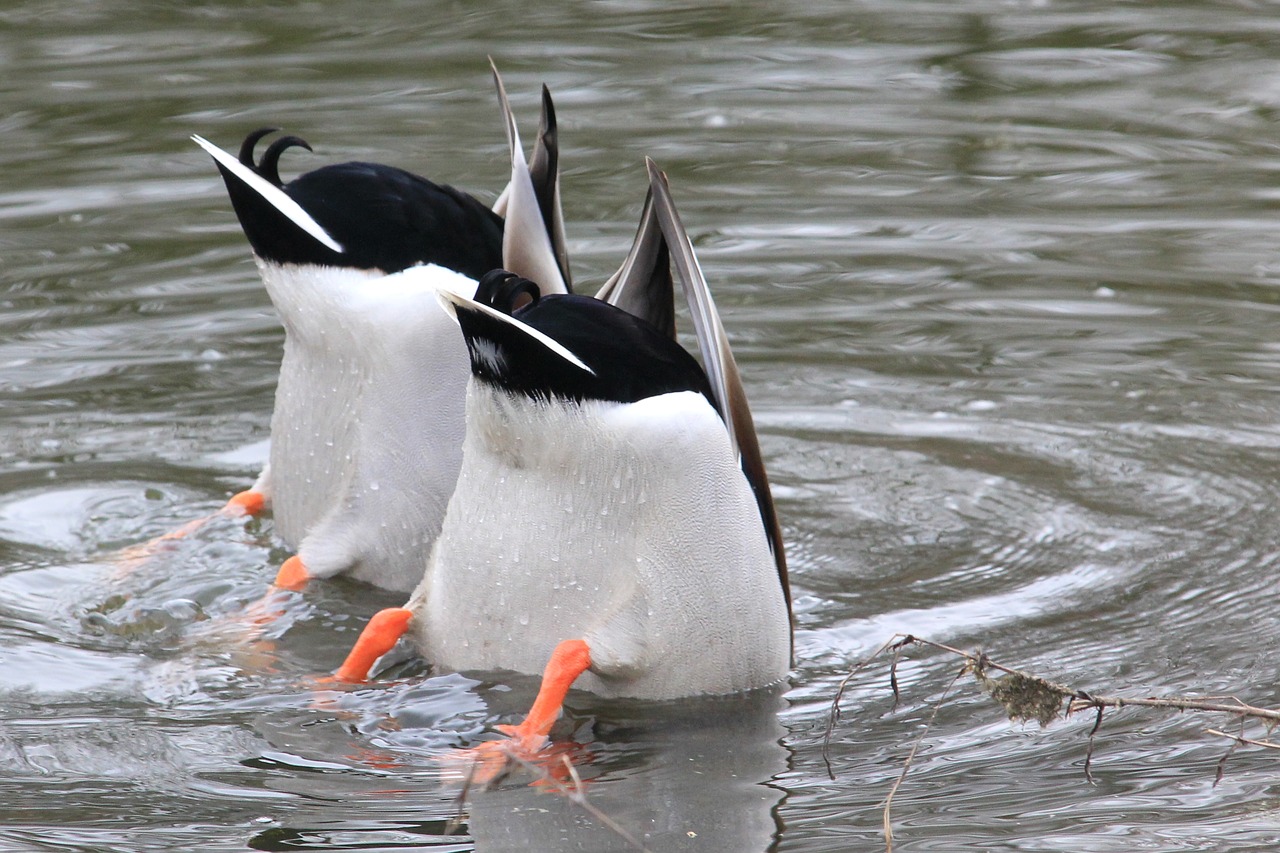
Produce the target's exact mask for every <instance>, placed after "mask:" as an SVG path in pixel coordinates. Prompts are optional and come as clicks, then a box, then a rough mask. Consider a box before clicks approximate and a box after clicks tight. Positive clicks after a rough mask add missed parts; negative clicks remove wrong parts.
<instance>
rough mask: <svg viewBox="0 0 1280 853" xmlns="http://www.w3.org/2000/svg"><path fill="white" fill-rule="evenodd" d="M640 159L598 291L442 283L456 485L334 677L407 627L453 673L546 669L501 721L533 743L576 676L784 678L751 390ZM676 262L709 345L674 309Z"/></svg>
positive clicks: (783, 598)
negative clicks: (613, 262) (460, 408)
mask: <svg viewBox="0 0 1280 853" xmlns="http://www.w3.org/2000/svg"><path fill="white" fill-rule="evenodd" d="M646 168H647V170H648V175H649V196H648V199H647V201H646V204H645V207H644V212H643V213H642V218H641V224H640V227H639V229H638V230H637V235H636V239H635V241H634V242H633V245H632V250H631V252H630V253H629V254H628V257H627V259H626V261H625V262H624V263H623V265H622V267H621V268H620V269H619V272H618V273H617V274H615V276H614V277H613V278H611V279H610V280H609V281H608V282H607V283H606V285H605V287H604V288H603V290H602V292H601V293H600V294H597V296H598V297H599V296H603V297H604V298H592V297H588V296H583V295H581V294H562V293H556V292H551V291H544V290H543V289H542V287H541V285H540V284H539V283H536V282H534V281H531V280H530V279H528V278H527V277H523V276H520V275H518V274H515V273H513V272H509V271H503V270H497V271H494V272H491V273H489V274H487V275H485V276H484V277H483V278H482V279H481V280H480V283H479V286H478V288H477V289H476V291H475V292H474V293H470V294H468V293H465V292H459V291H457V290H450V289H448V288H441V290H440V299H441V302H442V303H443V304H444V305H445V307H446V308H447V310H448V311H449V313H450V314H451V315H452V316H453V318H454V319H455V320H456V321H457V323H458V326H459V327H460V329H461V336H462V338H463V339H464V341H465V343H466V349H467V354H468V359H469V367H470V373H471V376H470V379H469V382H468V387H467V392H466V434H465V438H464V441H463V449H462V467H461V470H460V472H459V476H458V481H457V486H456V489H455V491H454V494H453V496H452V498H451V499H450V502H449V505H448V509H447V511H446V513H445V518H444V522H443V525H442V529H441V532H440V535H439V536H438V537H437V539H436V541H435V544H434V545H433V547H432V549H431V552H430V556H429V558H428V559H427V562H426V566H425V571H424V573H423V575H422V578H421V582H420V583H419V584H418V586H417V588H416V589H415V590H414V591H413V593H412V594H411V595H410V597H409V599H408V601H407V602H406V603H405V604H404V605H403V606H402V607H394V608H388V609H385V610H382V611H380V612H378V613H377V614H376V615H375V616H374V617H373V618H372V619H370V621H369V623H368V624H367V625H366V627H365V628H364V630H363V631H362V633H361V635H360V638H359V639H358V640H357V642H356V643H355V645H354V647H353V649H352V650H351V653H350V654H349V655H348V656H347V658H346V660H345V661H344V662H343V663H342V665H341V666H340V667H339V668H338V670H337V671H336V672H335V673H334V674H333V675H332V676H331V677H330V679H331V680H332V681H337V682H353V683H361V682H365V681H367V680H368V678H369V674H370V671H371V669H372V667H373V666H374V665H375V664H376V662H377V660H378V659H379V658H380V657H381V656H382V655H384V654H386V653H387V652H388V651H390V650H391V649H392V648H393V647H394V646H395V645H396V644H397V643H398V642H399V641H400V639H401V638H406V639H407V641H408V643H409V644H410V645H412V646H413V647H414V648H415V649H416V650H417V651H418V652H419V653H420V654H421V655H422V656H423V658H425V660H426V661H427V662H428V663H429V664H430V665H431V666H432V667H434V668H435V669H436V670H438V671H463V672H469V671H488V672H491V671H500V670H505V671H513V672H517V673H524V674H529V675H535V676H536V675H539V674H540V675H541V677H542V680H541V684H540V687H539V690H538V694H537V697H536V698H535V700H534V702H533V705H532V707H531V709H530V711H529V713H528V715H526V717H525V718H524V720H523V721H522V722H520V723H519V724H518V725H515V726H500V727H499V730H500V731H501V732H503V733H504V734H506V735H508V736H509V737H510V738H511V739H512V740H513V741H514V742H515V743H517V744H519V745H521V746H522V748H526V749H531V750H536V749H538V748H540V746H541V745H542V744H544V743H545V741H546V739H547V737H548V735H549V733H550V731H551V729H552V726H553V724H554V722H555V720H556V719H557V718H558V716H559V714H560V711H561V709H562V707H563V703H564V701H565V698H566V697H567V695H568V691H569V689H570V688H571V687H573V688H577V689H581V690H585V691H588V692H590V693H592V694H595V695H598V696H602V697H606V698H616V697H631V698H637V699H644V700H666V699H675V698H680V697H688V696H693V695H702V694H708V695H712V694H731V693H737V692H740V691H748V690H754V689H757V688H764V687H767V686H770V685H775V684H778V683H779V682H781V681H783V680H784V679H785V678H786V676H787V673H788V671H789V668H790V666H791V653H792V627H791V626H792V618H791V595H790V589H789V581H788V575H787V564H786V555H785V548H784V545H783V541H782V534H781V529H780V525H779V522H778V517H777V512H776V509H775V506H774V503H773V499H772V495H771V491H770V488H769V481H768V476H767V473H766V471H765V467H764V463H763V459H762V456H761V453H760V448H759V442H758V439H757V436H756V431H755V427H754V425H753V422H752V418H751V412H750V407H749V405H748V401H747V398H746V394H745V391H744V389H743V385H742V381H741V378H740V375H739V372H738V369H737V366H736V362H735V360H734V358H733V353H732V351H731V349H730V347H729V342H728V338H727V335H726V333H725V330H724V327H723V324H722V323H721V320H720V317H719V314H718V312H717V310H716V307H715V303H714V301H713V300H712V297H711V292H710V289H709V287H708V285H707V282H706V279H705V277H704V276H703V274H702V271H701V269H700V267H699V265H698V262H697V258H696V257H695V255H694V251H693V246H692V243H691V241H690V239H689V236H688V233H687V231H686V229H685V227H684V225H683V224H682V222H681V220H680V217H679V215H678V212H677V211H676V208H675V205H674V202H673V200H672V196H671V192H670V187H669V184H668V181H667V178H666V176H665V175H664V174H663V173H662V172H661V171H660V170H659V169H658V168H657V167H656V165H654V164H653V162H652V161H650V160H646ZM668 259H669V262H670V265H673V266H674V267H675V269H676V271H677V275H678V277H679V279H680V281H681V285H682V288H683V290H684V293H685V296H686V300H687V302H688V304H689V309H690V315H691V317H692V320H693V325H694V330H695V332H696V337H697V340H698V345H699V350H700V353H701V355H702V364H699V362H698V360H697V359H695V358H694V357H693V356H692V355H691V354H690V353H689V352H688V351H687V350H685V349H684V348H683V347H682V346H680V344H679V343H678V341H677V340H676V339H675V338H674V335H673V331H672V328H670V327H669V326H667V325H665V324H666V322H667V321H668V320H669V314H668V313H667V312H668V311H669V310H670V307H669V301H668V300H667V298H666V294H669V293H670V287H671V285H670V283H669V282H670V271H669V265H668ZM663 268H666V270H667V271H666V273H665V276H664V274H663V272H662V269H663ZM664 281H665V282H667V283H666V284H665V285H664ZM664 286H665V287H666V288H667V290H666V294H664Z"/></svg>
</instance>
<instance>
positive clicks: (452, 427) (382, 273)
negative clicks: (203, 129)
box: [193, 68, 570, 591]
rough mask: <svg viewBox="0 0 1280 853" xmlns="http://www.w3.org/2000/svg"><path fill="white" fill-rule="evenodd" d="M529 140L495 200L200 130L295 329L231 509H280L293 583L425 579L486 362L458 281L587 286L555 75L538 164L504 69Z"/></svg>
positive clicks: (388, 170) (277, 517)
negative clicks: (454, 300)
mask: <svg viewBox="0 0 1280 853" xmlns="http://www.w3.org/2000/svg"><path fill="white" fill-rule="evenodd" d="M493 74H494V80H495V83H496V86H497V90H498V96H499V102H500V106H501V109H502V113H503V119H504V122H505V125H506V133H507V140H508V143H509V147H510V152H511V181H510V183H509V184H508V186H507V188H506V190H505V191H504V192H503V193H502V195H501V196H500V197H499V199H498V201H497V203H496V205H495V209H494V210H490V209H488V208H487V207H485V206H484V205H483V204H482V203H481V202H479V201H478V200H476V199H475V198H473V197H472V196H470V195H468V194H466V193H463V192H460V191H458V190H456V189H453V188H452V187H448V186H444V185H440V184H435V183H433V182H431V181H429V180H427V179H425V178H422V177H419V176H417V175H414V174H411V173H409V172H406V171H404V170H401V169H398V168H394V167H391V166H385V165H379V164H374V163H360V162H352V163H342V164H338V165H331V166H325V167H322V168H319V169H316V170H314V171H311V172H307V173H305V174H303V175H301V176H300V177H297V178H295V179H294V180H292V181H289V182H288V183H283V182H282V181H281V179H280V173H279V161H280V157H281V155H282V154H283V153H284V151H286V150H287V149H289V148H290V147H294V146H297V147H303V148H307V149H308V150H310V147H309V146H308V145H307V144H306V142H304V141H303V140H301V139H299V138H297V137H294V136H283V137H280V138H278V139H276V140H275V141H273V142H272V143H271V144H270V145H269V146H268V147H267V148H266V151H265V152H264V153H263V154H262V156H261V158H260V159H258V160H257V161H256V162H255V160H254V149H255V147H256V145H257V144H258V143H259V142H260V141H261V140H262V139H263V137H265V136H266V135H267V134H269V133H272V132H273V131H272V130H261V131H257V132H254V133H251V134H250V135H249V136H248V137H247V138H246V139H245V141H244V143H243V144H242V145H241V147H240V151H239V156H238V157H233V156H232V155H230V154H229V153H228V152H226V151H223V150H222V149H220V148H218V147H217V146H215V145H213V144H212V143H210V142H208V141H207V140H205V139H203V138H201V137H199V136H196V137H193V139H194V141H195V142H196V143H197V144H198V145H200V146H201V147H202V148H203V149H204V150H205V151H206V152H208V153H209V154H210V155H211V156H212V157H213V159H214V161H215V163H216V164H217V166H218V169H219V171H220V172H221V174H222V177H223V180H224V182H225V183H226V186H227V192H228V194H229V195H230V198H231V202H232V205H233V207H234V208H235V211H236V215H237V217H238V219H239V221H240V224H241V226H242V227H243V229H244V232H245V235H246V236H247V237H248V239H249V243H250V245H251V246H252V248H253V252H254V257H255V260H256V262H257V265H258V269H259V272H260V273H261V276H262V280H263V283H264V285H265V286H266V289H267V292H268V294H269V296H270V298H271V301H272V304H273V305H274V306H275V308H276V310H277V312H278V313H279V315H280V319H281V322H282V324H283V325H284V329H285V340H284V356H283V360H282V362H281V366H280V379H279V384H278V386H277V390H276V402H275V409H274V412H273V414H272V418H271V450H270V454H269V459H268V463H267V465H266V467H265V468H264V469H263V471H262V473H261V475H260V476H259V477H258V479H257V481H256V482H255V483H254V484H253V486H252V487H251V488H250V489H249V490H247V491H245V492H241V493H239V494H237V495H236V496H234V497H233V498H232V499H231V501H230V502H229V503H228V505H227V507H226V508H225V509H224V512H227V513H230V514H239V513H250V514H252V513H256V512H259V511H261V510H262V509H264V508H266V507H268V506H269V507H270V508H271V510H272V513H273V516H274V525H275V531H276V533H277V534H278V535H279V536H280V538H281V539H282V540H284V542H285V543H286V544H287V545H288V546H289V547H291V548H292V549H294V550H295V551H296V552H297V553H296V556H294V557H291V558H289V560H287V561H286V562H285V563H284V565H283V566H282V567H281V568H280V570H279V572H278V574H277V576H276V582H275V585H276V586H278V587H282V588H288V589H300V588H302V587H303V586H304V585H305V584H306V582H307V581H308V579H310V578H317V577H320V578H323V577H332V576H334V575H338V574H347V575H349V576H351V577H353V578H356V579H359V580H362V581H365V582H368V583H371V584H374V585H377V586H380V587H383V588H386V589H391V590H399V591H408V590H411V589H413V587H414V586H415V585H416V584H417V583H418V581H419V580H420V579H421V577H422V566H423V561H424V560H425V557H426V554H427V553H428V550H429V548H430V545H431V543H432V542H433V541H434V540H435V538H436V535H437V534H438V533H439V531H440V526H441V523H442V521H443V518H444V514H445V507H446V504H447V502H448V500H449V496H450V495H451V494H452V493H453V487H454V483H455V481H456V479H457V474H458V469H459V466H460V464H461V459H462V451H461V447H462V439H463V431H464V428H463V420H464V412H463V409H464V399H465V394H466V384H467V379H468V376H469V370H468V356H467V350H466V348H465V346H463V343H462V341H461V340H460V339H459V338H458V334H457V329H456V327H455V326H454V325H453V322H452V320H451V319H450V318H449V317H448V315H447V314H446V313H445V312H444V311H442V310H441V307H440V304H439V302H438V300H437V298H436V295H435V294H436V292H437V290H438V289H440V288H441V287H445V288H448V289H451V290H456V291H457V292H460V293H467V294H470V293H474V290H475V287H476V280H477V279H479V278H480V277H481V276H482V275H483V274H484V273H486V272H488V271H490V270H492V269H495V268H498V267H506V268H510V269H513V270H516V271H518V272H520V273H521V274H523V275H527V276H531V277H535V278H537V280H538V281H540V282H545V289H546V290H547V291H548V292H553V293H567V292H568V291H569V287H570V284H569V282H570V278H569V267H568V259H567V253H566V251H565V248H564V237H563V233H564V226H563V218H562V214H561V212H560V190H559V167H558V144H557V132H556V119H555V110H554V106H553V104H552V101H551V97H550V94H549V93H548V91H547V89H546V87H543V92H542V121H541V127H540V129H539V133H538V138H537V142H536V144H535V148H534V155H533V157H532V159H531V160H530V161H526V159H525V156H524V152H523V149H522V146H521V143H520V137H519V133H518V131H517V129H516V124H515V120H514V117H513V115H512V112H511V108H510V105H509V102H508V99H507V96H506V91H505V89H504V87H503V84H502V80H501V78H500V77H499V76H498V73H497V70H496V68H495V69H494V70H493Z"/></svg>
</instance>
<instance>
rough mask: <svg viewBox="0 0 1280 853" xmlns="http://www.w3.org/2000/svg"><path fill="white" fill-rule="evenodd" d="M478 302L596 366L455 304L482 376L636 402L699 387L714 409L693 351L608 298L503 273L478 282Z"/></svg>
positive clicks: (550, 392)
mask: <svg viewBox="0 0 1280 853" xmlns="http://www.w3.org/2000/svg"><path fill="white" fill-rule="evenodd" d="M530 300H532V301H530ZM476 301H477V302H480V303H482V304H484V305H488V306H489V307H491V308H493V309H495V310H497V311H499V312H501V313H503V314H508V315H510V316H512V317H514V318H515V319H517V320H519V321H521V322H522V323H524V324H526V325H528V326H530V327H532V328H534V329H536V330H537V331H539V332H542V333H543V334H544V335H546V336H547V337H549V338H551V339H552V340H554V341H556V342H557V343H559V344H560V345H561V346H563V347H564V348H565V349H567V350H568V351H569V352H571V353H573V354H574V355H575V356H577V358H578V359H579V360H581V361H582V362H583V363H584V364H586V365H587V366H588V367H590V368H591V370H592V371H594V375H593V374H592V373H588V372H587V371H585V370H583V369H582V368H581V367H579V366H577V365H575V364H573V363H572V362H570V361H568V360H567V359H565V358H564V357H563V356H562V355H560V354H558V353H556V352H553V351H552V350H551V349H549V348H548V347H546V346H545V345H544V344H543V343H541V342H540V341H538V340H536V339H535V338H533V337H532V336H530V335H529V334H528V333H526V332H525V331H523V330H522V329H520V328H519V327H518V326H516V325H514V324H511V323H508V322H504V321H503V320H501V319H499V318H496V317H493V316H491V315H489V314H487V313H484V312H481V311H478V310H476V309H474V308H473V309H468V308H466V307H465V306H457V308H456V313H457V316H458V323H459V325H461V326H462V334H463V336H464V337H465V338H466V341H467V350H468V352H470V354H471V372H472V374H473V375H474V376H476V377H477V378H479V379H482V380H484V381H486V382H490V383H493V384H494V385H497V386H499V387H501V388H505V389H507V390H509V391H512V392H514V393H518V394H523V395H525V396H528V397H534V398H540V399H552V398H556V399H563V400H611V401H614V402H619V403H634V402H637V401H638V400H643V399H645V398H647V397H656V396H658V395H659V394H667V393H671V392H674V391H695V392H697V393H699V394H702V395H703V396H704V397H706V398H707V401H708V402H710V403H711V405H712V406H713V407H714V406H715V401H714V399H713V398H712V395H711V385H710V383H709V382H708V381H707V377H706V374H705V373H703V371H702V366H701V365H699V364H698V362H697V361H696V360H695V359H694V358H693V356H691V355H690V354H689V353H688V352H686V351H685V350H684V348H682V347H681V346H680V345H679V344H677V343H676V342H675V341H673V340H672V339H671V338H670V337H668V336H667V335H665V334H663V333H662V332H660V331H659V330H658V329H656V328H654V327H653V326H652V325H650V324H649V323H647V322H645V321H644V320H641V319H640V318H638V317H634V316H632V315H631V314H628V313H627V312H626V311H623V310H622V309H620V308H616V307H614V306H612V305H610V304H608V303H607V302H601V301H600V300H598V299H593V298H591V297H588V296H580V295H576V294H550V295H548V296H539V295H538V288H537V285H535V284H533V282H530V281H529V280H527V279H522V278H520V277H518V276H516V275H514V274H513V273H509V272H506V271H505V270H494V271H493V272H491V273H489V274H488V275H486V276H484V278H482V279H481V280H480V286H479V288H478V289H477V291H476ZM516 306H521V307H516ZM513 309H514V310H513Z"/></svg>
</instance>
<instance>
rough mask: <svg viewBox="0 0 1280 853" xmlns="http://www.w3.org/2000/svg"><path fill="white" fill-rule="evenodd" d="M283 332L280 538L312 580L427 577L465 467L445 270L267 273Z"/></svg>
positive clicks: (466, 282) (461, 373) (453, 277)
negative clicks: (441, 291)
mask: <svg viewBox="0 0 1280 853" xmlns="http://www.w3.org/2000/svg"><path fill="white" fill-rule="evenodd" d="M260 269H261V272H262V276H263V280H264V282H265V283H266V286H267V290H268V293H269V294H270V296H271V299H272V302H273V303H274V304H275V306H276V309H277V311H278V312H279V313H280V317H281V320H282V322H283V324H284V327H285V347H284V359H283V361H282V364H281V368H280V381H279V386H278V387H277V390H276V407H275V413H274V415H273V416H272V420H271V432H272V441H271V454H270V467H269V470H270V484H271V485H270V491H271V502H272V509H273V514H274V517H275V523H276V529H277V531H278V533H279V535H280V537H281V538H282V539H283V540H284V541H285V543H286V544H288V545H290V546H291V547H294V548H296V549H297V550H298V553H299V556H300V557H301V559H302V561H303V563H304V564H305V565H306V566H307V569H308V571H309V572H310V573H311V574H312V575H314V576H317V577H326V576H331V575H335V574H339V573H343V572H347V573H349V574H351V575H352V576H353V577H356V578H358V579H361V580H365V581H368V582H370V583H374V584H376V585H378V586H382V587H385V588H388V589H396V590H410V589H412V588H413V587H414V585H415V584H416V583H417V582H418V580H420V579H421V577H422V567H423V564H424V560H425V556H426V554H427V552H428V550H429V547H430V544H431V542H432V541H433V540H434V539H435V537H436V535H437V534H438V533H439V530H440V524H441V521H442V519H443V517H444V510H445V506H446V505H447V502H448V499H449V495H450V494H451V493H452V491H453V484H454V482H455V480H456V478H457V472H458V467H459V465H460V462H461V451H460V447H461V442H462V436H463V431H464V421H463V396H464V388H465V385H466V381H467V376H468V375H469V370H468V366H467V357H466V348H465V347H464V346H463V344H462V342H461V341H460V340H458V335H457V329H456V327H455V326H454V325H453V323H452V321H451V320H450V319H449V318H448V316H447V315H446V314H445V313H444V312H443V311H442V310H441V309H440V306H439V303H438V300H437V298H436V296H435V290H436V286H437V285H438V284H439V283H441V282H444V283H446V284H447V285H448V286H450V287H453V288H454V289H457V290H459V291H460V292H474V289H475V282H473V281H472V280H471V279H469V278H467V277H466V276H463V275H461V274H458V273H454V272H452V271H450V270H445V269H442V268H440V267H435V266H427V267H414V268H411V269H409V270H405V271H404V272H401V273H396V274H394V275H391V276H385V277H384V276H379V275H377V274H370V275H368V276H365V275H363V274H361V273H359V272H355V271H352V270H346V269H341V270H340V269H331V268H320V267H300V266H277V265H270V264H260Z"/></svg>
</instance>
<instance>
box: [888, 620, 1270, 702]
mask: <svg viewBox="0 0 1280 853" xmlns="http://www.w3.org/2000/svg"><path fill="white" fill-rule="evenodd" d="M899 636H904V635H899ZM905 636H906V639H905V640H903V643H904V645H905V644H906V642H907V641H910V642H911V643H913V644H915V645H921V646H930V647H932V648H935V649H939V650H941V651H944V652H950V653H951V654H953V655H959V656H960V657H962V658H964V659H965V660H967V661H969V662H971V663H973V664H974V665H975V666H979V665H981V666H982V667H984V668H987V669H995V670H999V671H1000V672H1003V673H1006V674H1007V675H1013V676H1017V677H1020V678H1029V679H1034V680H1036V681H1038V682H1041V683H1043V684H1045V685H1047V686H1048V687H1050V688H1052V689H1054V690H1058V691H1060V692H1062V693H1063V694H1064V695H1065V696H1068V697H1070V699H1071V703H1070V705H1068V707H1067V713H1068V714H1073V713H1075V712H1077V711H1083V710H1085V709H1087V708H1131V707H1132V708H1168V709H1172V710H1178V711H1210V712H1221V713H1224V714H1233V715H1235V716H1238V717H1252V718H1254V719H1258V720H1269V721H1271V722H1273V723H1280V711H1277V710H1273V709H1271V708H1260V707H1258V706H1256V705H1248V704H1246V703H1244V702H1241V701H1240V700H1239V699H1235V698H1234V697H1232V702H1230V703H1228V702H1221V701H1214V700H1207V699H1194V698H1191V697H1189V696H1173V697H1167V698H1159V697H1154V696H1151V697H1147V698H1145V699H1129V698H1125V697H1122V696H1102V695H1099V694H1097V693H1086V692H1085V691H1083V690H1079V689H1076V688H1074V687H1069V686H1067V685H1065V684H1059V683H1057V682H1054V681H1049V680H1047V679H1043V678H1040V677H1039V676H1037V675H1032V674H1030V673H1028V672H1023V671H1022V670H1019V669H1014V668H1013V667H1009V666H1005V665H1004V664H1000V663H996V662H995V661H993V660H991V659H990V658H988V657H987V656H986V655H983V654H980V653H974V652H966V651H963V650H961V649H957V648H953V647H952V646H948V645H945V644H943V643H935V642H933V641H932V640H925V639H922V638H920V637H913V636H911V635H905Z"/></svg>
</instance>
